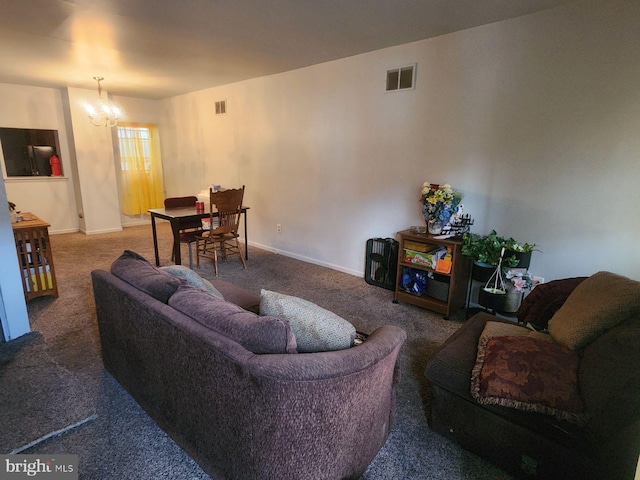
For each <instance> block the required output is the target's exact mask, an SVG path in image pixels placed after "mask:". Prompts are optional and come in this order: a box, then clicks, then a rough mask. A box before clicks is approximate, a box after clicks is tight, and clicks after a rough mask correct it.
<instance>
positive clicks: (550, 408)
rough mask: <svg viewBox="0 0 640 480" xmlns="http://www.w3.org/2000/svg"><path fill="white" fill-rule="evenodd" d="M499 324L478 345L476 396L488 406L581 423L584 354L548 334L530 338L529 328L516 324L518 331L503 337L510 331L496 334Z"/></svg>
mask: <svg viewBox="0 0 640 480" xmlns="http://www.w3.org/2000/svg"><path fill="white" fill-rule="evenodd" d="M494 323H496V322H487V324H486V327H485V330H484V331H483V334H482V335H481V336H480V339H479V342H478V354H477V360H476V364H475V366H474V368H473V371H472V374H471V395H472V396H473V397H474V398H475V399H476V400H477V401H478V402H479V403H481V404H484V405H486V404H494V405H501V406H504V407H509V408H516V409H519V410H524V411H527V412H538V413H543V414H545V415H553V416H555V417H556V418H558V419H561V420H567V421H571V422H573V423H576V424H582V423H583V422H584V421H585V416H584V415H583V414H582V412H583V410H584V406H583V403H582V399H581V396H580V391H579V388H578V368H579V364H580V357H579V355H578V354H577V353H576V352H574V351H572V350H570V349H569V348H567V347H565V346H563V345H560V344H559V343H556V342H555V341H553V339H552V338H551V337H549V335H543V334H540V333H537V332H531V334H528V333H526V331H527V330H528V329H524V328H522V327H518V326H515V325H514V326H513V327H514V329H519V330H518V331H514V332H512V333H513V335H509V334H507V335H504V334H503V333H509V332H508V330H509V328H504V327H503V328H498V329H496V328H493V327H494V325H493V324H494ZM496 325H498V326H502V324H496ZM507 327H508V326H507ZM500 330H502V332H501V331H500Z"/></svg>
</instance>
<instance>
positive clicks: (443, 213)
mask: <svg viewBox="0 0 640 480" xmlns="http://www.w3.org/2000/svg"><path fill="white" fill-rule="evenodd" d="M420 200H421V202H422V215H423V216H424V219H425V221H426V222H427V224H431V223H439V224H440V227H441V228H442V227H444V226H446V225H447V224H448V223H449V222H450V220H451V217H452V216H454V215H456V214H457V213H458V211H457V209H458V206H459V205H460V202H461V201H462V193H460V192H459V191H457V190H456V189H454V188H453V187H452V186H451V185H449V184H448V183H445V184H444V185H438V184H435V183H429V182H424V183H423V184H422V191H421V193H420Z"/></svg>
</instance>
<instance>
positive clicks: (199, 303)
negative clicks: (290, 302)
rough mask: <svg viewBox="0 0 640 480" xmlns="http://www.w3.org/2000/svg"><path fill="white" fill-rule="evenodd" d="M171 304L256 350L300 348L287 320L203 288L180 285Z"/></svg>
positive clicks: (249, 348) (260, 351) (248, 347)
mask: <svg viewBox="0 0 640 480" xmlns="http://www.w3.org/2000/svg"><path fill="white" fill-rule="evenodd" d="M169 306H171V307H173V308H175V309H176V310H178V311H180V312H182V313H184V314H185V315H187V316H189V317H191V318H193V319H194V320H195V321H197V322H198V323H200V324H202V325H204V326H205V327H207V328H209V329H211V330H214V331H216V332H218V333H220V334H222V335H224V336H225V337H227V338H230V339H232V340H234V341H236V342H238V343H239V344H240V345H242V346H243V347H244V348H246V349H247V350H249V351H251V352H253V353H296V352H297V350H296V338H295V336H294V334H293V330H291V326H290V325H289V322H287V321H286V320H283V319H281V318H276V317H269V316H267V317H261V316H258V315H256V314H255V313H252V312H248V311H246V310H244V309H243V308H241V307H239V306H238V305H234V304H233V303H230V302H227V301H225V300H223V299H221V298H219V297H216V296H214V295H212V294H210V293H207V292H205V291H204V290H202V289H200V288H197V287H193V286H191V285H182V286H180V287H179V288H178V290H177V291H176V293H175V294H173V296H172V297H171V298H170V299H169Z"/></svg>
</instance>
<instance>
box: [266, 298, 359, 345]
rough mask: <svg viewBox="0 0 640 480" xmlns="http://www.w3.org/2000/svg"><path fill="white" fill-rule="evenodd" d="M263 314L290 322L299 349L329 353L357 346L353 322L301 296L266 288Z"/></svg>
mask: <svg viewBox="0 0 640 480" xmlns="http://www.w3.org/2000/svg"><path fill="white" fill-rule="evenodd" d="M260 315H271V316H273V317H280V318H284V319H286V320H288V321H289V324H290V325H291V329H292V330H293V333H294V335H295V337H296V344H297V345H298V352H300V353H310V352H326V351H331V350H343V349H345V348H349V347H351V346H353V344H354V339H355V336H356V329H355V328H354V326H353V325H351V323H349V322H348V321H346V320H345V319H343V318H341V317H339V316H338V315H336V314H335V313H332V312H330V311H328V310H325V309H324V308H321V307H319V306H318V305H316V304H314V303H311V302H309V301H307V300H303V299H301V298H297V297H292V296H289V295H283V294H281V293H276V292H270V291H268V290H262V291H261V292H260Z"/></svg>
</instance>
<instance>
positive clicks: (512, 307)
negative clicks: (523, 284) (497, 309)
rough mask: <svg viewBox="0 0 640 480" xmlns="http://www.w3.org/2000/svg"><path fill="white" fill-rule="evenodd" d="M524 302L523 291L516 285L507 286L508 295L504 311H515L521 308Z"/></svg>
mask: <svg viewBox="0 0 640 480" xmlns="http://www.w3.org/2000/svg"><path fill="white" fill-rule="evenodd" d="M521 302H522V292H519V291H518V290H517V289H516V288H514V287H508V288H507V295H506V298H505V302H504V307H503V311H505V312H507V313H515V312H517V311H518V308H520V303H521Z"/></svg>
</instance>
